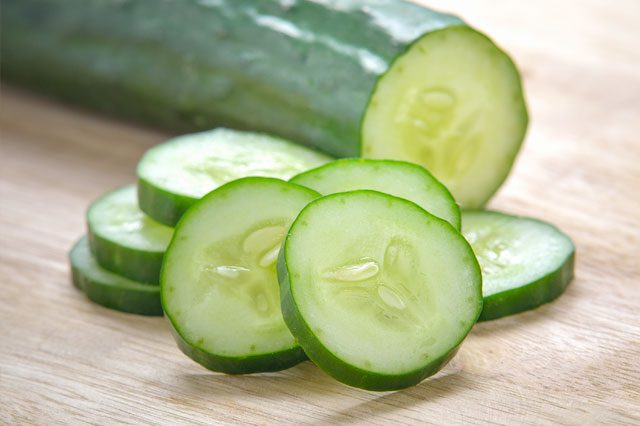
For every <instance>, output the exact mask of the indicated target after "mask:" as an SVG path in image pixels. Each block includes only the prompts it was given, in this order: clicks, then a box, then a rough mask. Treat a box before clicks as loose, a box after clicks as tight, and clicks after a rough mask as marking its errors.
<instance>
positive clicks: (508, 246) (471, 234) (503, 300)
mask: <svg viewBox="0 0 640 426" xmlns="http://www.w3.org/2000/svg"><path fill="white" fill-rule="evenodd" d="M462 233H463V235H464V236H465V238H466V239H467V241H469V243H470V244H471V247H472V248H473V251H474V252H475V254H476V256H477V258H478V261H479V262H480V266H481V267H482V277H483V289H482V294H483V297H484V308H483V309H482V314H481V315H480V320H482V321H484V320H490V319H495V318H500V317H504V316H507V315H512V314H516V313H518V312H522V311H526V310H529V309H533V308H535V307H537V306H540V305H542V304H543V303H547V302H550V301H551V300H553V299H555V298H556V297H558V296H560V295H561V294H562V293H563V292H564V290H565V288H566V287H567V285H569V283H570V282H571V280H572V278H573V269H574V258H575V247H574V245H573V243H572V241H571V239H570V238H569V237H568V236H566V235H565V234H564V233H562V232H561V231H560V230H558V229H557V228H556V227H554V226H552V225H550V224H548V223H545V222H542V221H540V220H537V219H531V218H526V217H518V216H510V215H507V214H504V213H499V212H495V211H465V212H463V215H462Z"/></svg>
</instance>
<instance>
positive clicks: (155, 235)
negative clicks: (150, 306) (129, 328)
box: [87, 186, 173, 284]
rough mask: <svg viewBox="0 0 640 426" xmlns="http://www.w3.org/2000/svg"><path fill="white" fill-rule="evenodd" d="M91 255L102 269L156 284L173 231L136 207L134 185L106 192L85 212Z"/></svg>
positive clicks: (136, 200) (136, 198) (136, 199)
mask: <svg viewBox="0 0 640 426" xmlns="http://www.w3.org/2000/svg"><path fill="white" fill-rule="evenodd" d="M87 224H88V228H89V232H88V235H89V244H90V246H91V252H92V253H93V255H94V257H95V258H96V260H97V261H98V263H99V264H100V266H102V267H103V268H105V269H107V270H109V271H111V272H115V273H116V274H119V275H122V276H124V277H127V278H130V279H132V280H134V281H139V282H142V283H150V284H158V283H159V281H160V267H161V266H162V256H163V255H164V252H165V250H166V249H167V246H168V245H169V241H170V240H171V236H172V235H173V229H172V228H169V227H168V226H165V225H162V224H160V223H158V222H156V221H154V220H152V219H151V218H149V217H148V216H147V215H145V214H144V213H142V211H141V210H140V209H139V208H138V197H137V195H136V187H135V186H127V187H124V188H120V189H116V190H115V191H112V192H109V193H107V194H105V195H103V196H102V197H100V198H99V199H98V200H96V201H95V202H93V203H92V204H91V206H90V207H89V210H88V211H87Z"/></svg>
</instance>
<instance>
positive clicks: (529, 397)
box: [0, 0, 640, 425]
mask: <svg viewBox="0 0 640 426" xmlns="http://www.w3.org/2000/svg"><path fill="white" fill-rule="evenodd" d="M455 3H456V4H453V2H445V1H444V0H442V1H433V2H429V4H431V5H434V6H436V7H439V8H441V9H443V10H444V9H449V10H451V8H454V9H453V10H452V11H453V12H456V13H460V14H461V15H462V16H463V17H464V18H466V19H467V20H468V21H469V22H471V23H472V24H474V25H475V26H477V27H479V28H481V29H483V30H484V31H486V32H487V33H489V34H490V35H491V36H492V37H493V38H494V39H495V40H496V41H497V42H499V43H500V44H501V45H502V46H504V47H505V48H506V49H507V50H508V51H510V52H511V53H512V54H513V56H514V57H515V59H516V61H517V62H518V64H519V65H520V66H521V68H522V70H523V73H524V78H525V85H526V89H527V95H528V100H529V105H530V110H531V116H532V120H531V126H530V131H529V134H528V137H527V142H526V145H525V148H524V150H523V152H522V153H521V155H520V157H519V160H518V162H517V164H516V166H515V168H514V170H513V172H512V175H511V177H510V179H509V180H508V182H507V184H506V185H505V186H504V187H503V189H502V190H501V191H500V192H499V193H498V195H497V196H496V197H495V199H494V200H493V201H492V203H491V205H490V206H491V207H493V208H496V209H502V210H505V211H509V212H514V213H521V214H527V215H532V216H536V217H539V218H541V219H544V220H547V221H550V222H552V223H554V224H556V225H558V226H559V227H560V228H561V229H563V230H564V231H566V232H567V233H568V234H569V235H570V236H571V237H572V238H573V239H574V241H575V243H576V246H577V271H576V272H577V277H576V279H575V281H574V282H573V284H572V285H571V286H570V287H569V289H568V290H567V292H566V293H565V295H564V296H562V297H561V298H560V299H558V300H557V301H556V302H554V303H552V304H549V305H546V306H544V307H541V308H539V309H537V310H535V311H531V312H528V313H524V314H521V315H517V316H513V317H510V318H505V319H501V320H497V321H492V322H489V323H483V324H478V325H477V326H476V327H475V328H474V330H473V331H472V332H471V334H470V336H469V337H468V339H467V340H466V341H465V343H464V345H463V347H462V349H461V350H460V352H459V354H458V355H457V356H456V357H455V359H454V360H453V361H452V362H451V363H450V364H449V365H448V366H447V367H446V368H445V369H444V370H443V371H441V372H440V373H439V374H438V375H436V376H434V377H433V378H431V379H428V380H426V381H425V382H423V383H422V384H420V385H419V386H416V387H414V388H411V389H407V390H404V391H400V392H395V393H382V394H381V393H373V392H365V391H360V390H356V389H352V388H348V387H346V386H343V385H341V384H339V383H337V382H335V381H334V380H332V379H330V378H329V377H327V376H326V375H325V374H323V373H322V372H321V371H320V370H318V369H317V368H316V367H314V366H313V365H312V364H311V363H309V362H306V363H303V364H301V365H299V366H297V367H295V368H292V369H290V370H287V371H283V372H280V373H273V374H262V375H253V376H225V375H221V374H215V373H211V372H208V371H207V370H205V369H203V368H201V367H200V366H198V365H197V364H195V363H193V362H192V361H190V360H189V359H188V358H186V357H185V356H184V355H182V354H181V353H180V351H179V350H178V349H177V348H176V346H175V344H174V342H173V339H172V338H171V336H170V334H169V331H168V328H167V326H166V324H165V320H164V319H162V318H145V317H138V316H134V315H127V314H122V313H118V312H115V311H111V310H108V309H105V308H102V307H99V306H96V305H94V304H91V303H89V302H88V301H87V300H86V299H85V297H84V296H83V295H82V294H80V293H79V292H78V291H77V290H75V289H74V288H73V287H72V286H71V284H70V282H69V271H68V265H67V259H66V253H67V250H68V249H69V247H70V246H71V244H72V243H73V242H74V240H75V239H76V238H77V237H78V236H80V235H81V234H82V233H83V232H84V219H83V215H84V210H85V208H86V206H87V204H88V203H89V202H90V201H91V200H92V199H94V198H96V197H97V196H98V195H100V194H101V193H103V192H104V191H106V190H108V189H111V188H113V187H116V186H119V185H123V184H126V183H127V182H130V181H133V180H134V178H135V175H134V169H135V164H136V162H137V160H138V159H139V157H140V155H141V154H142V153H143V152H144V150H145V149H147V148H148V147H150V146H151V145H152V144H154V143H157V142H160V141H162V140H163V139H164V138H166V137H167V135H166V134H162V133H157V132H154V131H150V130H148V129H142V128H139V127H133V126H131V125H128V124H126V123H121V122H118V121H114V120H109V119H106V118H104V117H101V116H96V115H92V114H91V113H87V112H83V111H79V110H75V109H69V108H68V107H65V106H61V105H59V104H56V103H53V102H50V101H46V100H43V99H40V98H36V97H33V96H31V95H27V94H25V93H24V92H20V91H17V90H15V89H11V88H7V87H3V88H2V98H1V114H0V129H1V144H0V238H1V240H0V423H2V424H31V423H37V424H52V423H81V422H89V423H96V424H111V423H137V424H139V423H146V424H172V425H173V424H200V423H218V422H220V423H237V424H282V423H290V424H335V423H363V424H365V423H367V424H385V425H389V424H404V423H417V422H422V423H436V424H468V423H476V422H487V423H496V424H553V423H560V424H576V425H585V424H640V361H639V360H640V266H639V265H640V166H639V165H640V37H639V36H638V28H640V3H639V2H637V1H635V0H628V1H622V0H617V1H615V2H611V1H604V0H602V1H592V0H590V1H577V0H572V1H557V0H556V1H550V0H544V1H536V2H528V3H522V2H515V1H506V0H502V1H495V0H482V1H474V2H455Z"/></svg>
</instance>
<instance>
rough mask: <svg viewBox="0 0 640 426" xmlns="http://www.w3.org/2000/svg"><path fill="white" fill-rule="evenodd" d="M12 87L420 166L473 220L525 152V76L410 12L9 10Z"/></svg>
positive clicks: (457, 23) (472, 38) (73, 6)
mask: <svg viewBox="0 0 640 426" xmlns="http://www.w3.org/2000/svg"><path fill="white" fill-rule="evenodd" d="M2 6H3V10H2V12H3V13H2V16H1V17H0V19H1V20H2V21H1V24H2V25H0V28H1V37H0V43H1V49H2V63H1V64H0V66H1V67H2V68H1V71H2V72H1V75H2V78H3V79H6V80H8V81H11V82H15V83H18V84H22V85H26V86H29V87H32V88H35V89H37V90H40V91H43V92H46V93H49V94H51V95H54V96H57V97H59V98H62V99H65V100H68V101H73V102H76V103H80V104H82V105H87V106H91V107H94V108H98V109H100V110H102V111H105V112H108V113H112V114H118V115H120V116H124V117H128V118H131V119H135V120H141V121H144V122H147V123H151V124H154V125H158V126H162V127H165V128H169V129H173V130H179V131H193V130H204V129H209V128H212V127H216V126H220V125H222V126H227V127H233V128H249V129H254V130H259V131H263V132H267V133H273V134H276V135H279V136H282V137H285V138H288V139H291V140H294V141H297V142H301V143H304V144H307V145H309V146H313V147H316V148H318V149H320V150H322V151H324V152H326V153H328V154H330V155H332V156H336V157H354V156H361V155H362V156H365V157H373V158H394V159H401V160H409V161H412V162H415V163H419V164H421V165H423V166H425V167H426V168H427V169H429V170H430V171H431V172H432V173H433V174H434V175H435V176H436V177H437V178H438V179H440V180H441V181H442V182H444V183H445V185H447V187H448V188H449V189H450V190H451V192H452V193H453V195H454V196H455V197H456V200H458V202H460V203H461V204H462V205H465V206H468V207H477V206H479V205H481V204H483V203H484V202H485V201H486V200H487V199H488V198H489V197H490V196H491V194H492V193H493V192H494V191H495V190H496V188H497V187H498V186H499V185H500V183H501V182H502V181H503V180H504V179H505V177H506V175H507V174H508V172H509V169H510V168H511V163H512V161H513V159H514V157H515V154H516V152H517V151H518V149H519V146H520V144H521V142H522V139H523V137H524V133H525V129H526V126H527V112H526V107H525V103H524V98H523V93H522V87H521V84H520V78H519V75H518V72H517V70H516V68H515V66H514V65H513V63H512V62H511V60H510V59H509V57H508V56H507V55H506V54H505V53H504V52H503V51H502V50H500V49H499V48H498V47H496V46H495V44H494V43H493V42H492V41H491V40H489V39H488V38H486V37H485V36H483V35H482V34H480V33H478V32H477V31H476V30H474V29H472V28H470V27H469V26H467V25H466V24H465V23H464V22H462V21H461V20H460V19H459V18H457V17H455V16H452V15H448V14H444V13H439V12H435V11H433V10H430V9H427V8H425V7H422V6H419V5H417V4H414V3H410V2H406V1H399V0H331V1H329V0H297V1H289V0H233V1H227V0H224V1H223V0H184V1H162V2H158V1H156V0H127V1H105V0H58V1H55V2H54V1H49V0H5V1H4V2H3V5H2Z"/></svg>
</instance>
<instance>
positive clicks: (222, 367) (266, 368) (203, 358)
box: [169, 321, 308, 374]
mask: <svg viewBox="0 0 640 426" xmlns="http://www.w3.org/2000/svg"><path fill="white" fill-rule="evenodd" d="M169 327H170V329H171V333H172V334H173V337H174V339H175V340H176V343H177V345H178V348H180V350H181V351H182V352H183V353H184V354H185V355H186V356H188V357H189V358H191V359H192V360H194V361H195V362H197V363H198V364H200V365H202V366H203V367H204V368H206V369H208V370H211V371H218V372H221V373H226V374H251V373H266V372H272V371H280V370H286V369H287V368H291V367H293V366H294V365H297V364H300V363H301V362H302V361H306V360H307V359H308V358H307V356H306V355H305V353H304V351H303V350H302V348H300V347H299V346H296V347H293V348H290V349H286V350H283V351H280V352H273V353H268V354H260V355H252V356H245V357H225V356H221V355H216V354H211V353H209V352H206V351H204V350H202V349H200V348H198V347H196V346H193V345H191V344H190V343H189V342H187V341H186V340H184V339H183V338H182V336H180V333H178V331H177V330H176V329H175V327H174V325H173V323H172V322H171V321H169Z"/></svg>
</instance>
